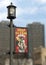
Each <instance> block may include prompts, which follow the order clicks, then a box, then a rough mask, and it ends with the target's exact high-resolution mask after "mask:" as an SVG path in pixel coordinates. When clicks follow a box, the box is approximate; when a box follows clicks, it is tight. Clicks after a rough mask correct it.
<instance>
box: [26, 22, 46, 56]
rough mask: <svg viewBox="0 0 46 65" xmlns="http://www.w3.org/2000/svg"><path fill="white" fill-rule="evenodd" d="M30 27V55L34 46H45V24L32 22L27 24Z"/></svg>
mask: <svg viewBox="0 0 46 65" xmlns="http://www.w3.org/2000/svg"><path fill="white" fill-rule="evenodd" d="M27 28H28V44H29V56H31V52H32V51H33V49H34V48H38V47H40V46H43V47H45V42H44V41H45V40H44V25H43V24H41V23H36V22H34V23H32V24H28V25H27Z"/></svg>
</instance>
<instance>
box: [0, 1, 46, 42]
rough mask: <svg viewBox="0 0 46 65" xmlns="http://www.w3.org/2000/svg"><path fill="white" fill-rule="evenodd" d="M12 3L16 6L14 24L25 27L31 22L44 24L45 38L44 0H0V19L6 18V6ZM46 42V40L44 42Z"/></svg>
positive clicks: (45, 6) (45, 13)
mask: <svg viewBox="0 0 46 65" xmlns="http://www.w3.org/2000/svg"><path fill="white" fill-rule="evenodd" d="M11 2H12V3H13V5H15V6H16V7H17V8H16V19H14V20H13V23H14V25H16V26H18V27H25V26H26V25H27V24H31V23H33V22H40V23H41V24H44V30H45V39H46V0H1V1H0V21H2V20H8V19H7V6H8V5H10V3H11ZM45 43H46V42H45Z"/></svg>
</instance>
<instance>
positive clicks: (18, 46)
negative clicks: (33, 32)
mask: <svg viewBox="0 0 46 65" xmlns="http://www.w3.org/2000/svg"><path fill="white" fill-rule="evenodd" d="M27 42H28V41H27V28H19V27H18V28H15V52H16V53H27V52H28V46H27V44H28V43H27Z"/></svg>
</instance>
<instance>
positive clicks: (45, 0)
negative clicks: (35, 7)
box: [34, 0, 46, 4]
mask: <svg viewBox="0 0 46 65" xmlns="http://www.w3.org/2000/svg"><path fill="white" fill-rule="evenodd" d="M34 1H35V2H37V3H41V4H45V3H46V0H34Z"/></svg>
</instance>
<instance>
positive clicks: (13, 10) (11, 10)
mask: <svg viewBox="0 0 46 65" xmlns="http://www.w3.org/2000/svg"><path fill="white" fill-rule="evenodd" d="M14 13H15V9H14V7H11V8H10V15H11V16H14Z"/></svg>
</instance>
